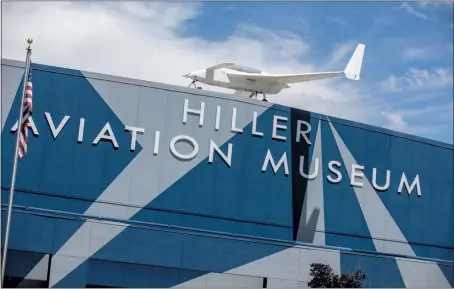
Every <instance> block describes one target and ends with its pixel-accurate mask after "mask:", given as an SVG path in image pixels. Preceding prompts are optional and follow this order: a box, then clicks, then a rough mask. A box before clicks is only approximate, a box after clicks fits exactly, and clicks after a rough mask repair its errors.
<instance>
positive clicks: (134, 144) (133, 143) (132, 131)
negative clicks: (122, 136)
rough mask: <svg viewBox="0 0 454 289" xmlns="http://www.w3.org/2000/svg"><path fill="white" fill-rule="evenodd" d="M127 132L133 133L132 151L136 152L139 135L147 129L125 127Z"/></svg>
mask: <svg viewBox="0 0 454 289" xmlns="http://www.w3.org/2000/svg"><path fill="white" fill-rule="evenodd" d="M125 130H127V131H130V132H131V133H132V137H131V151H132V152H133V151H135V150H136V142H137V133H141V134H143V133H145V129H143V128H140V127H134V126H125Z"/></svg>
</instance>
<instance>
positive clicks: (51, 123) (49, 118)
mask: <svg viewBox="0 0 454 289" xmlns="http://www.w3.org/2000/svg"><path fill="white" fill-rule="evenodd" d="M44 114H45V115H46V119H47V124H49V127H50V131H51V132H52V137H53V138H54V139H56V138H57V136H58V135H59V134H60V132H61V130H62V129H63V127H64V126H65V125H66V123H67V122H68V120H69V116H67V115H65V117H64V118H63V120H62V121H61V122H60V124H59V125H58V127H57V128H55V124H54V121H53V120H52V116H50V114H49V113H48V112H45V113H44Z"/></svg>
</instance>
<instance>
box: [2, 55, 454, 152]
mask: <svg viewBox="0 0 454 289" xmlns="http://www.w3.org/2000/svg"><path fill="white" fill-rule="evenodd" d="M1 63H2V66H3V65H5V66H13V67H18V68H24V67H25V62H24V61H19V60H13V59H7V58H2V59H1ZM34 64H35V65H38V68H36V69H37V70H42V71H48V72H52V73H63V74H67V75H73V76H76V77H80V74H82V75H83V76H84V77H87V78H91V79H98V80H105V81H113V82H118V83H124V84H129V85H138V86H144V87H150V88H156V89H162V90H169V91H176V92H182V93H188V94H196V95H201V96H208V97H215V98H222V99H228V100H233V101H237V102H243V103H250V104H252V105H256V106H263V107H269V108H273V109H274V110H280V111H285V112H289V111H290V110H291V109H297V110H301V111H304V110H303V109H299V108H293V107H288V106H285V105H281V104H274V103H264V102H262V101H259V100H256V99H249V98H244V97H239V96H236V95H233V94H228V93H222V92H215V91H207V90H196V89H193V88H188V87H183V86H178V85H173V84H164V83H159V82H153V81H148V80H140V79H134V78H128V77H122V76H114V75H108V74H101V73H95V72H89V71H82V70H77V69H70V68H63V67H58V66H52V65H47V64H40V63H34ZM310 113H311V117H313V118H317V119H321V120H325V121H330V122H332V123H337V124H341V125H346V126H351V127H356V128H359V129H364V130H369V131H374V132H377V133H382V134H387V135H391V136H395V137H400V138H404V139H408V140H412V141H417V142H421V143H425V144H428V145H433V146H438V147H442V148H446V149H450V150H454V144H450V143H446V142H442V141H437V140H434V139H430V138H426V137H420V136H416V135H412V134H409V133H403V132H398V131H394V130H391V129H387V128H382V127H379V126H375V125H370V124H365V123H360V122H357V121H351V120H346V119H342V118H337V117H332V116H329V115H325V114H320V113H316V112H310ZM328 118H329V120H328Z"/></svg>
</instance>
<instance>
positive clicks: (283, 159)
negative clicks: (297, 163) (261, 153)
mask: <svg viewBox="0 0 454 289" xmlns="http://www.w3.org/2000/svg"><path fill="white" fill-rule="evenodd" d="M268 163H271V166H272V168H273V172H274V174H276V173H277V171H278V170H279V168H280V167H281V165H282V164H284V173H285V175H286V176H288V163H287V153H286V152H285V153H284V154H283V155H282V157H281V159H280V160H279V162H278V163H277V165H276V164H275V162H274V159H273V156H272V155H271V152H270V150H268V152H267V153H266V157H265V162H264V163H263V166H262V172H266V168H267V167H268Z"/></svg>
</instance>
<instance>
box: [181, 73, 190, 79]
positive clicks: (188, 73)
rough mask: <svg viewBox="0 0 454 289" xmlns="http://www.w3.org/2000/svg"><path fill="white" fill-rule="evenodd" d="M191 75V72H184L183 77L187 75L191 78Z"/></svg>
mask: <svg viewBox="0 0 454 289" xmlns="http://www.w3.org/2000/svg"><path fill="white" fill-rule="evenodd" d="M190 76H191V73H186V74H183V77H187V78H189V77H190Z"/></svg>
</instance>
